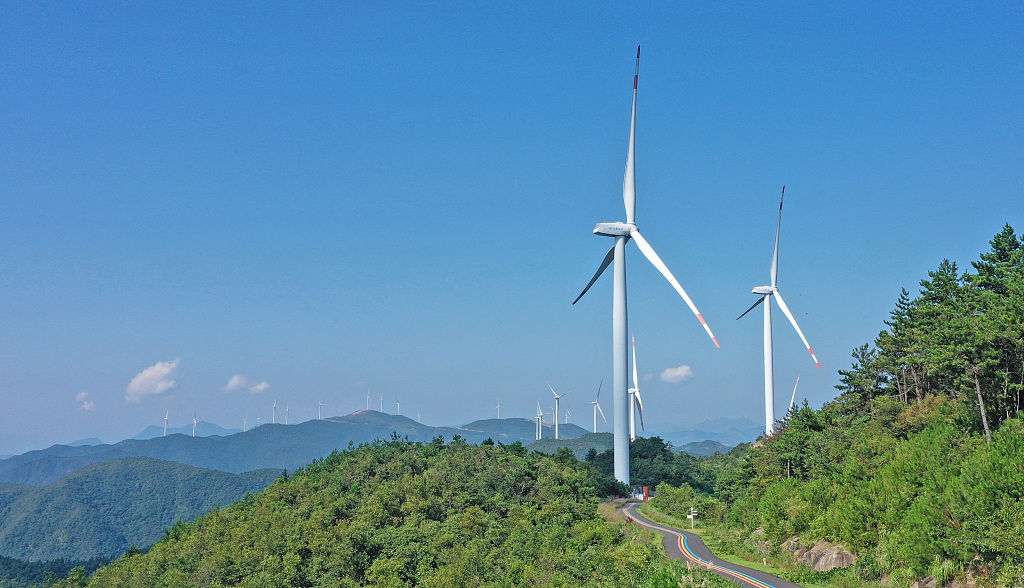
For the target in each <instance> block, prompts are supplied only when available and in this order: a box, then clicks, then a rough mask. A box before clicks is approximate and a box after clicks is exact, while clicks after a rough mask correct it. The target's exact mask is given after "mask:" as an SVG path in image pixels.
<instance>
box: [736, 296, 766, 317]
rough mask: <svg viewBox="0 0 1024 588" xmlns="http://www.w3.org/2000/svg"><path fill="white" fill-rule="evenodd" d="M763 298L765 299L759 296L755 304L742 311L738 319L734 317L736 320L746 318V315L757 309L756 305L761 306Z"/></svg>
mask: <svg viewBox="0 0 1024 588" xmlns="http://www.w3.org/2000/svg"><path fill="white" fill-rule="evenodd" d="M764 298H765V297H764V296H761V297H760V298H758V299H757V302H755V303H753V304H751V305H750V308H748V309H746V310H744V311H743V314H741V315H739V316H738V317H736V320H740V319H741V318H743V317H745V316H747V313H748V312H750V311H752V310H754V309H755V308H757V305H758V304H761V303H762V302H764Z"/></svg>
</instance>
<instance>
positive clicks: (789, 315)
mask: <svg viewBox="0 0 1024 588" xmlns="http://www.w3.org/2000/svg"><path fill="white" fill-rule="evenodd" d="M775 299H776V300H777V301H778V302H779V308H781V309H782V314H784V315H786V318H788V319H789V322H790V323H792V324H793V328H794V329H796V334H797V335H800V340H801V341H803V342H804V347H807V351H808V352H809V353H810V354H811V359H813V360H814V364H815V365H817V366H818V369H819V370H820V369H821V364H820V363H818V358H817V357H816V356H815V355H814V350H813V349H811V344H810V343H808V342H807V337H804V332H803V331H801V330H800V326H799V325H797V324H796V319H795V318H793V313H791V312H789V307H788V306H786V301H785V300H783V299H782V294H780V293H779V291H778V290H776V291H775Z"/></svg>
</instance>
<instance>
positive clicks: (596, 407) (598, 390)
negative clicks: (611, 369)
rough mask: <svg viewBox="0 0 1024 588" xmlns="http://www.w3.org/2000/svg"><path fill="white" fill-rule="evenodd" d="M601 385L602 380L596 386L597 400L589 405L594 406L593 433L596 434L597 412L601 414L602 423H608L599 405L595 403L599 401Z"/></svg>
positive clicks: (602, 383)
mask: <svg viewBox="0 0 1024 588" xmlns="http://www.w3.org/2000/svg"><path fill="white" fill-rule="evenodd" d="M603 385H604V380H601V383H600V384H598V385H597V398H595V399H594V401H593V402H591V403H590V404H593V405H594V432H595V433H596V432H597V413H598V412H600V413H601V418H603V419H604V422H606V423H607V422H608V419H607V417H605V416H604V411H603V410H601V405H600V404H598V403H597V401H598V400H600V399H601V386H603Z"/></svg>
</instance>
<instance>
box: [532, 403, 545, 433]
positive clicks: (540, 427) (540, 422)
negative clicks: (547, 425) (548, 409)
mask: <svg viewBox="0 0 1024 588" xmlns="http://www.w3.org/2000/svg"><path fill="white" fill-rule="evenodd" d="M534 420H536V421H537V440H538V441H540V439H541V438H542V437H544V411H543V410H541V408H540V400H539V399H538V400H537V416H536V417H534Z"/></svg>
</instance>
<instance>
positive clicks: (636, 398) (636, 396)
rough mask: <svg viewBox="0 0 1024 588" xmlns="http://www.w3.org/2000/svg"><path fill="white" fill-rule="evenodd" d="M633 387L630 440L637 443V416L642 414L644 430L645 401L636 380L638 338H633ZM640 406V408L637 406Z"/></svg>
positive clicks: (631, 389) (630, 398)
mask: <svg viewBox="0 0 1024 588" xmlns="http://www.w3.org/2000/svg"><path fill="white" fill-rule="evenodd" d="M632 341H633V387H632V388H630V389H629V440H630V442H632V441H636V414H637V412H639V413H640V428H641V429H643V428H644V401H643V398H641V397H640V384H639V383H638V381H637V378H636V337H633V339H632ZM637 405H639V406H637Z"/></svg>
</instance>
